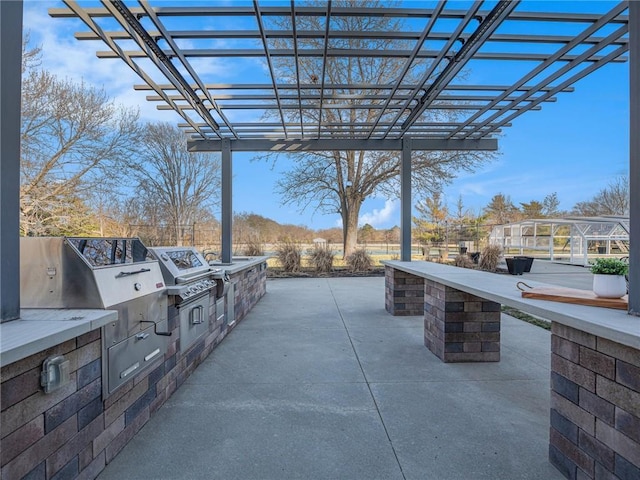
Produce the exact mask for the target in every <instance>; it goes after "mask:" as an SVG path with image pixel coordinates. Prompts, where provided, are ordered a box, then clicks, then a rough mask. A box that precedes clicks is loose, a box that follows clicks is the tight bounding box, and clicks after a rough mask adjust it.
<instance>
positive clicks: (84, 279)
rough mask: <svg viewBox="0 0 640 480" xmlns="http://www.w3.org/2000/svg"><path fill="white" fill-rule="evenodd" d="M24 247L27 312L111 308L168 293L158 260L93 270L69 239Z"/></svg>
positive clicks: (29, 241)
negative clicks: (130, 300)
mask: <svg viewBox="0 0 640 480" xmlns="http://www.w3.org/2000/svg"><path fill="white" fill-rule="evenodd" d="M20 242H21V243H20V265H21V267H20V288H21V292H22V296H21V305H22V306H23V307H24V308H111V307H112V306H114V305H116V304H119V303H122V302H125V301H127V300H129V299H132V298H140V297H144V296H145V295H148V294H150V293H157V292H165V285H164V279H163V278H162V273H161V271H160V266H159V265H158V262H157V261H155V260H152V261H144V262H138V263H135V264H132V263H123V264H116V265H108V266H103V267H91V266H90V265H89V263H88V262H87V261H86V259H85V258H84V257H82V256H81V254H79V253H78V251H77V250H76V249H75V247H73V246H71V245H70V244H69V242H68V239H66V238H64V237H24V238H22V239H20Z"/></svg>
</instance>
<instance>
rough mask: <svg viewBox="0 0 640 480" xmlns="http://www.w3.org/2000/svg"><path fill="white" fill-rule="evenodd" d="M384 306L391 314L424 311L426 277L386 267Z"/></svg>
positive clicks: (418, 313)
mask: <svg viewBox="0 0 640 480" xmlns="http://www.w3.org/2000/svg"><path fill="white" fill-rule="evenodd" d="M384 276H385V280H384V285H385V287H384V288H385V295H384V306H385V309H386V310H387V312H389V313H390V314H391V315H397V316H399V315H422V314H423V313H424V278H422V277H418V276H417V275H412V274H410V273H405V272H403V271H401V270H396V269H395V268H393V267H389V266H387V267H385V269H384Z"/></svg>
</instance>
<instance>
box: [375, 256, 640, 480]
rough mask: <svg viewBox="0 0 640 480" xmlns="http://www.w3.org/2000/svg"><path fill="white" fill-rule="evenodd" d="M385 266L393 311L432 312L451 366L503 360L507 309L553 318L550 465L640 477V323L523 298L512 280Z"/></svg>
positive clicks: (592, 474) (422, 265)
mask: <svg viewBox="0 0 640 480" xmlns="http://www.w3.org/2000/svg"><path fill="white" fill-rule="evenodd" d="M384 264H385V266H386V268H385V308H386V310H387V311H388V312H389V313H391V314H392V315H424V340H425V346H426V347H427V348H428V349H429V350H430V351H431V352H432V353H433V354H434V355H436V356H438V357H439V358H440V359H441V360H442V361H443V362H497V361H500V304H503V305H508V306H511V307H515V308H517V309H519V310H522V311H524V312H528V313H532V314H534V315H538V316H540V317H542V318H546V319H548V320H551V338H550V340H551V341H550V347H551V362H550V363H551V365H550V367H551V368H550V373H551V376H550V383H551V392H550V402H549V407H550V429H549V461H550V462H551V463H552V464H553V465H554V466H555V467H556V468H557V469H558V470H559V471H560V472H561V473H562V474H563V475H564V476H565V477H566V478H569V479H575V478H605V477H606V478H620V479H622V478H640V435H639V434H638V425H640V402H639V401H638V400H640V380H639V378H640V318H638V317H635V316H631V315H629V314H628V313H627V312H626V311H625V310H615V309H611V308H601V307H590V306H584V305H573V304H568V303H559V302H551V301H546V300H535V299H529V298H522V296H521V292H520V291H519V290H518V289H517V288H516V284H517V283H518V278H514V277H513V276H512V275H496V274H495V273H488V272H481V271H477V270H470V269H464V268H458V267H453V266H448V265H441V264H437V263H432V262H423V261H422V262H400V261H387V262H384ZM527 283H528V284H530V285H531V286H532V287H536V286H548V285H546V284H543V283H540V282H533V281H530V280H529V279H528V278H527ZM496 408H500V406H496Z"/></svg>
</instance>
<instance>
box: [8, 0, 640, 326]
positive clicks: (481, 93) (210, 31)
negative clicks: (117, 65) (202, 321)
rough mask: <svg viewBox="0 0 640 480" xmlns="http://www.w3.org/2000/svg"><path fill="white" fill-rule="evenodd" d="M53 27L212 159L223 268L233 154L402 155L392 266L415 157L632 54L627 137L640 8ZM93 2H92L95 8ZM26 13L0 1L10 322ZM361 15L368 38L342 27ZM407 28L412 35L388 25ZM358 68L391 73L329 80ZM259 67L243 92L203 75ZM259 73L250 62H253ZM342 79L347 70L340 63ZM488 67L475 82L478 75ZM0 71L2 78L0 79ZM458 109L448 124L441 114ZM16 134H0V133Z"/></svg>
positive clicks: (217, 18)
mask: <svg viewBox="0 0 640 480" xmlns="http://www.w3.org/2000/svg"><path fill="white" fill-rule="evenodd" d="M64 3H65V5H66V6H65V7H64V8H56V9H52V10H50V12H49V13H50V15H52V16H54V17H68V18H75V19H79V20H81V21H82V22H83V24H84V25H85V26H86V27H87V28H86V29H85V30H84V31H81V32H78V33H76V37H77V38H78V40H83V41H91V40H94V41H99V42H101V44H102V45H103V46H106V47H107V48H106V50H104V51H98V56H99V57H101V58H119V59H121V60H122V61H123V62H124V63H125V64H126V65H128V66H129V67H130V68H131V69H133V70H134V71H135V72H136V73H137V74H138V76H139V77H140V79H141V80H142V83H141V84H140V85H136V86H135V88H136V89H139V90H144V91H148V92H149V96H148V97H147V98H148V100H149V101H152V102H157V103H158V108H159V109H162V110H164V109H171V110H174V111H175V112H176V113H177V114H178V115H180V117H182V120H183V121H182V122H181V123H180V126H181V127H183V128H184V129H185V131H186V133H187V134H188V135H190V141H189V144H188V145H189V149H190V150H192V151H219V152H221V154H222V231H223V238H222V260H223V262H230V261H231V245H232V238H231V232H232V229H231V221H232V211H233V210H232V205H231V198H232V196H231V192H232V181H231V179H232V153H233V152H240V151H257V152H259V151H281V152H286V153H293V152H296V151H304V152H310V151H332V150H357V151H381V150H393V151H398V152H401V175H400V183H401V248H402V253H401V257H402V259H403V260H410V245H411V203H412V202H411V179H412V174H411V153H412V151H416V150H423V151H424V150H431V151H437V150H452V151H470V150H495V149H497V147H498V142H497V138H496V135H497V134H499V133H500V132H501V131H502V129H503V128H504V127H509V126H511V124H512V122H513V120H514V119H516V118H517V117H518V116H520V115H522V114H523V113H525V112H528V111H529V110H535V109H539V108H541V106H542V104H543V103H544V102H550V101H555V100H556V97H557V96H558V95H562V94H564V93H568V92H571V91H572V90H573V87H572V85H573V84H574V83H575V82H577V81H578V80H580V79H581V78H583V77H585V76H586V75H589V74H590V73H592V72H594V71H595V70H597V69H599V68H600V67H603V66H605V65H607V64H609V63H612V62H624V61H626V60H627V58H626V54H627V52H628V51H630V55H629V59H630V62H631V63H630V65H631V66H630V71H631V95H630V97H631V129H630V130H631V132H634V131H637V130H638V126H639V124H638V121H639V120H638V119H639V118H640V105H638V93H637V89H635V86H636V85H637V81H638V74H640V66H639V65H640V64H639V63H638V61H637V59H636V58H635V52H637V51H640V43H639V42H640V40H639V39H638V38H637V32H638V31H640V6H639V5H636V4H634V2H630V3H628V2H621V3H614V2H612V3H611V5H610V7H611V8H610V10H609V11H607V12H604V13H603V12H598V13H584V10H588V9H589V4H588V3H582V2H573V3H571V4H563V7H567V8H574V9H575V11H561V12H560V11H542V10H540V8H550V9H552V10H553V5H554V4H553V3H551V2H526V1H523V2H519V1H485V0H479V1H475V2H464V3H463V2H449V3H448V2H446V1H439V2H424V3H422V2H421V3H417V2H399V3H394V4H393V6H391V5H388V4H387V3H386V2H380V3H377V4H376V5H375V6H371V5H370V4H368V3H367V2H353V4H352V5H349V6H345V5H344V3H342V2H341V3H340V4H338V3H337V2H331V1H327V2H317V3H313V4H309V3H307V2H296V1H294V0H292V1H289V2H268V3H267V2H259V1H258V0H253V1H252V2H245V3H242V4H240V3H235V2H234V3H232V5H231V6H229V5H224V6H223V5H221V4H220V5H211V4H210V3H198V2H195V3H183V2H174V4H173V5H171V6H170V5H169V4H168V2H165V1H153V0H138V1H137V2H134V1H126V2H123V1H120V0H114V1H107V0H103V1H102V5H101V6H99V7H95V6H91V7H86V6H83V5H82V4H79V3H77V2H74V1H71V0H64ZM92 5H94V4H92ZM21 16H22V5H21V2H2V43H1V45H2V71H3V82H2V118H3V137H2V208H1V213H0V214H1V215H2V217H1V219H0V220H1V225H2V234H1V238H0V242H1V243H0V249H1V251H2V269H1V271H0V275H1V279H2V283H1V284H0V287H1V292H2V318H3V319H5V318H16V317H17V316H18V315H19V291H18V290H17V289H18V287H17V285H16V284H17V282H16V281H15V278H16V277H17V276H18V274H17V272H19V265H18V256H17V255H15V252H16V251H17V250H18V226H17V224H18V221H17V217H18V191H17V185H19V138H20V137H19V129H18V126H19V124H20V122H19V115H20V107H19V96H20V95H19V89H20V48H19V42H16V41H15V39H17V38H21V34H22V30H21V24H22V22H21ZM348 18H357V19H359V20H360V21H361V22H362V25H363V28H362V29H360V30H358V31H353V30H352V29H351V30H345V29H343V28H342V25H343V24H344V21H345V19H348ZM383 19H384V20H386V21H391V24H393V21H395V20H399V19H402V20H403V21H404V24H405V26H406V27H407V28H405V29H388V28H387V29H385V28H381V27H379V25H384V22H381V20H383ZM359 59H369V60H370V61H371V62H373V63H374V64H375V63H376V62H394V63H395V65H396V68H395V70H394V74H393V76H392V77H387V76H382V75H381V76H380V78H379V79H378V80H376V81H373V82H372V81H367V82H364V81H362V80H361V79H360V78H359V77H358V76H357V75H354V76H353V78H352V77H349V78H352V80H350V81H348V82H344V81H341V82H339V83H337V82H335V81H334V80H333V78H332V76H331V75H330V72H331V71H332V69H335V68H340V67H341V66H349V65H352V62H357V61H358V60H359ZM221 61H224V62H225V64H226V65H227V69H229V70H232V69H233V66H234V65H238V64H239V63H237V62H247V61H254V62H260V63H259V65H260V66H261V68H257V69H255V71H254V72H253V74H252V75H248V76H246V78H245V79H244V81H241V80H238V79H237V76H236V78H234V80H233V81H226V78H224V75H225V73H224V72H222V71H220V70H218V71H216V69H214V68H211V66H212V65H213V64H216V62H221ZM256 65H257V64H256ZM344 68H346V67H344ZM479 70H483V72H485V74H484V75H474V72H476V71H479ZM5 72H10V73H11V74H12V76H11V78H10V79H9V77H7V80H5ZM452 112H453V113H452ZM7 123H9V124H11V125H10V126H9V128H7V130H6V131H5V125H7ZM630 157H631V158H630V179H631V192H632V195H631V202H632V203H631V235H630V236H631V237H633V238H640V226H639V224H640V222H637V221H635V220H636V219H637V218H639V216H640V195H638V194H635V192H640V175H639V171H638V170H639V168H640V140H638V139H637V138H636V136H634V135H631V155H630ZM630 258H631V260H632V262H631V265H632V266H631V274H630V295H629V298H630V303H629V310H630V312H631V313H633V314H638V313H640V269H638V267H637V266H636V265H637V262H638V260H637V259H638V258H640V242H637V243H636V245H635V248H634V245H633V243H632V244H631V252H630Z"/></svg>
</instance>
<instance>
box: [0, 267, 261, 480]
mask: <svg viewBox="0 0 640 480" xmlns="http://www.w3.org/2000/svg"><path fill="white" fill-rule="evenodd" d="M259 269H260V267H257V268H256V271H254V272H251V271H247V272H241V273H239V274H237V275H236V276H235V278H236V279H237V281H238V283H239V285H238V286H237V287H239V288H238V289H237V290H236V307H235V308H236V322H238V321H240V320H242V319H243V318H244V317H245V316H246V314H247V312H248V311H249V310H250V309H251V308H252V307H253V305H255V303H256V302H257V301H258V300H259V299H260V297H262V295H264V294H265V292H266V272H265V271H258V270H259ZM245 287H246V292H243V290H244V289H245ZM210 305H211V308H210V319H209V321H210V323H209V332H208V334H206V335H205V336H203V337H202V338H200V339H199V340H198V341H197V342H196V343H195V344H193V345H192V347H191V348H190V349H189V350H188V351H186V352H185V351H181V350H180V343H179V332H180V325H179V320H178V311H177V309H176V308H175V307H174V306H173V305H170V306H169V322H168V323H169V329H170V330H172V331H173V335H172V336H171V337H169V338H170V340H169V342H170V344H169V346H168V349H167V352H166V354H165V355H164V358H159V359H158V360H157V361H156V363H155V364H154V365H153V366H152V367H150V368H148V369H147V370H145V371H144V372H141V374H140V375H138V376H136V377H134V378H132V379H131V380H130V381H129V382H127V383H126V384H124V385H123V386H122V387H121V388H119V389H118V390H116V391H115V392H114V393H113V394H112V395H110V396H108V397H106V398H103V395H102V367H101V352H102V348H101V337H100V330H96V331H93V332H90V333H87V334H85V335H82V336H80V337H77V338H75V339H73V340H69V341H67V342H65V343H62V344H60V345H57V346H55V347H53V348H50V349H48V350H46V351H44V352H40V353H38V354H35V355H32V356H30V357H27V358H25V359H22V360H20V361H18V362H15V363H12V364H9V365H6V366H3V367H2V369H1V371H0V379H1V381H2V384H1V387H0V392H1V403H0V404H1V409H2V411H1V414H0V415H1V417H0V422H1V424H0V478H3V479H5V478H6V479H7V480H17V479H21V478H25V479H30V480H35V479H43V480H44V479H46V480H61V479H70V478H81V479H85V478H86V479H93V478H95V477H96V476H97V475H98V474H99V473H100V472H101V471H102V470H103V469H104V468H105V465H106V464H107V463H109V462H110V461H111V460H112V459H113V458H114V457H115V456H116V455H117V454H118V452H119V451H120V450H121V449H122V448H123V447H124V446H125V445H126V444H127V442H129V440H131V438H132V437H133V436H134V435H135V434H136V433H137V432H138V431H139V430H140V428H142V426H143V425H144V424H145V423H146V422H147V421H148V420H149V418H150V416H151V415H153V414H154V413H155V412H156V411H157V410H158V409H159V408H160V407H161V406H162V404H164V402H165V401H166V400H167V399H168V398H169V397H170V396H171V395H172V394H173V392H175V391H176V389H177V388H178V387H180V385H181V384H182V383H183V382H184V381H185V380H186V379H187V377H188V376H189V375H190V374H191V373H192V372H193V371H194V370H195V368H196V367H197V366H198V365H199V364H200V363H201V362H202V361H203V360H204V359H205V358H206V357H207V356H208V355H209V354H210V353H211V351H212V350H213V349H214V347H215V346H216V345H217V344H218V343H219V342H220V341H221V340H222V339H223V338H224V337H225V335H226V334H227V333H228V332H229V331H230V329H231V328H232V326H228V325H227V324H226V322H225V321H224V320H222V319H221V320H220V322H217V323H216V318H215V317H216V310H215V298H214V297H213V296H211V298H210ZM236 324H237V323H236ZM52 355H65V357H66V358H67V359H69V360H70V363H71V381H70V382H69V383H68V384H67V385H65V386H64V387H62V388H61V389H60V390H57V391H55V392H52V393H50V394H47V395H45V394H44V393H43V391H42V389H41V388H40V385H39V383H40V370H41V368H42V362H43V361H44V359H45V358H47V357H49V356H52Z"/></svg>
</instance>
